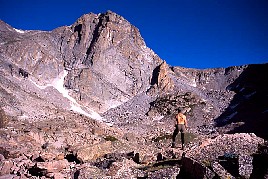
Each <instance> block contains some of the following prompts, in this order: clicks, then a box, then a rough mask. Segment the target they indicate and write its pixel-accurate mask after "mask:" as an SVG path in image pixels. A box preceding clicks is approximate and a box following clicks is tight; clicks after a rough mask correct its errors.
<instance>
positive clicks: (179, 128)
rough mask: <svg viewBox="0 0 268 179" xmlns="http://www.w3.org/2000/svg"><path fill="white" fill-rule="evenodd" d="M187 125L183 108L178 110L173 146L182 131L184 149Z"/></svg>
mask: <svg viewBox="0 0 268 179" xmlns="http://www.w3.org/2000/svg"><path fill="white" fill-rule="evenodd" d="M187 127H188V126H187V120H186V116H185V115H184V114H183V113H182V112H181V110H178V114H177V115H176V124H175V130H174V132H173V135H172V146H171V147H172V148H174V147H175V139H176V136H177V134H178V133H179V132H181V146H182V150H184V133H185V132H186V128H187Z"/></svg>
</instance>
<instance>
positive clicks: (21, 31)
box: [13, 28, 25, 34]
mask: <svg viewBox="0 0 268 179" xmlns="http://www.w3.org/2000/svg"><path fill="white" fill-rule="evenodd" d="M13 29H14V30H15V31H16V32H18V33H21V34H23V33H25V31H23V30H19V29H15V28H13Z"/></svg>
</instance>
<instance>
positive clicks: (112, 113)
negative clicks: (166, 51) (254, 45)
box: [0, 11, 268, 179]
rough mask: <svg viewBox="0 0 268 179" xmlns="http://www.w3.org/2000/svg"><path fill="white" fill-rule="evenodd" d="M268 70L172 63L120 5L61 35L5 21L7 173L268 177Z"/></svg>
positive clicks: (2, 80) (2, 74) (0, 120)
mask: <svg viewBox="0 0 268 179" xmlns="http://www.w3.org/2000/svg"><path fill="white" fill-rule="evenodd" d="M267 73H268V64H267V63H266V64H248V65H243V66H234V67H228V68H215V69H202V70H201V69H190V68H183V67H173V66H170V65H169V64H167V63H166V61H164V60H162V59H161V58H160V57H159V56H158V55H157V54H155V53H154V52H153V51H152V50H151V49H150V48H148V47H147V46H146V44H145V42H144V40H143V38H142V37H141V34H140V32H139V30H138V29H137V28H136V27H135V26H133V25H131V24H130V23H129V22H128V21H127V20H126V19H124V18H123V17H122V16H120V15H118V14H116V13H114V12H111V11H107V12H106V13H101V14H93V13H89V14H85V15H83V16H81V17H80V18H79V19H78V20H77V21H76V22H74V23H73V24H72V25H70V26H63V27H59V28H56V29H54V30H52V31H39V30H18V29H15V28H13V27H11V26H10V25H8V24H6V23H5V22H3V21H0V135H1V138H0V178H1V177H4V178H55V179H56V178H268V166H267V164H266V163H267V161H268V160H267V158H268V157H267V156H268V154H267V147H268V145H267V141H266V140H267V139H268V132H267V129H266V128H267V126H268V121H267V119H268V111H267V110H268V103H267V101H268V99H267V98H268V85H267V84H268V78H267V76H268V74H267ZM178 109H181V110H183V111H184V112H185V114H186V116H187V118H188V122H189V129H188V130H187V133H186V147H185V150H184V151H183V150H181V149H180V144H179V143H180V140H179V139H177V140H178V141H177V145H176V147H175V148H171V136H172V133H173V130H174V116H175V114H176V112H177V110H178ZM178 138H179V136H178Z"/></svg>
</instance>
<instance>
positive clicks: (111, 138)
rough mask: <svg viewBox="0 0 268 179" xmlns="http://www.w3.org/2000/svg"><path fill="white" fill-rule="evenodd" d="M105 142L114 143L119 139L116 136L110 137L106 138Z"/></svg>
mask: <svg viewBox="0 0 268 179" xmlns="http://www.w3.org/2000/svg"><path fill="white" fill-rule="evenodd" d="M104 140H106V141H111V142H114V141H117V140H118V139H117V138H116V137H114V136H111V135H108V136H106V137H104Z"/></svg>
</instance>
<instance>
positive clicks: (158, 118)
mask: <svg viewBox="0 0 268 179" xmlns="http://www.w3.org/2000/svg"><path fill="white" fill-rule="evenodd" d="M163 118H164V116H159V117H155V118H154V119H153V121H160V120H161V119H163Z"/></svg>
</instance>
